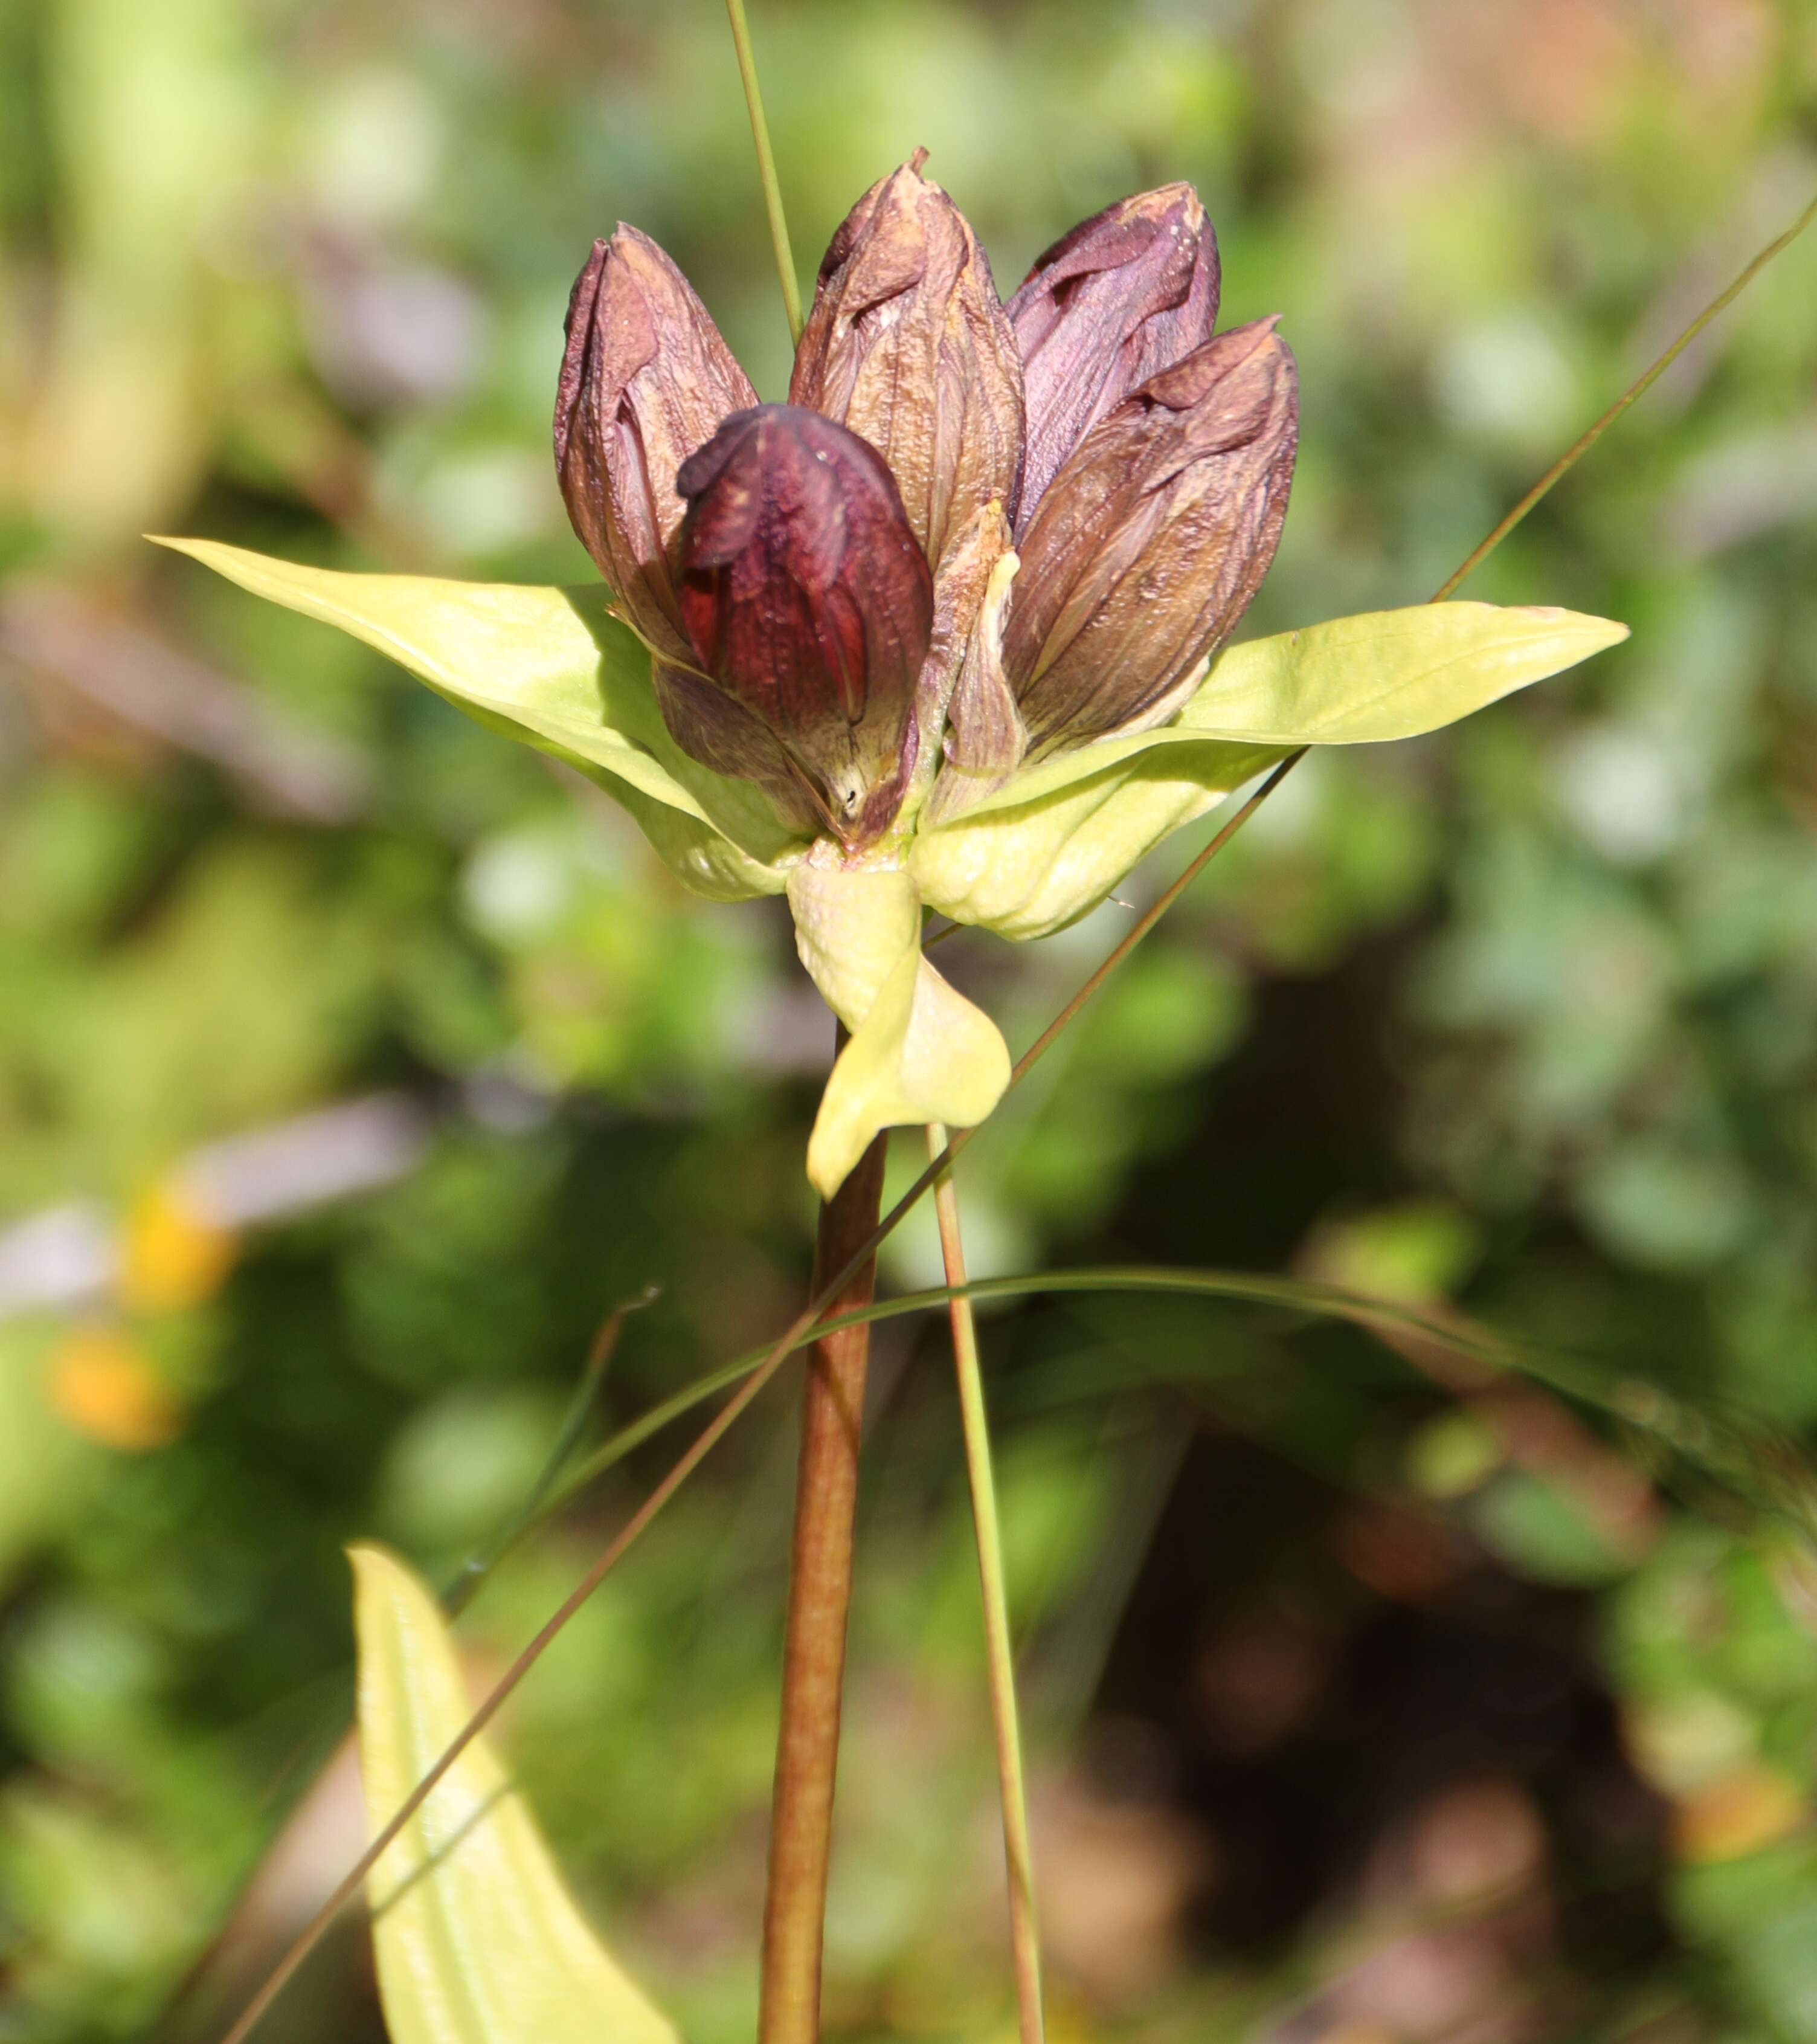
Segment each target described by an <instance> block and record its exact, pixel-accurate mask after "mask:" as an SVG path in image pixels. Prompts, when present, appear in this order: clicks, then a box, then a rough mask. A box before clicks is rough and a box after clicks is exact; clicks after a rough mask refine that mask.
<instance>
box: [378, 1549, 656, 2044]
mask: <svg viewBox="0 0 1817 2044" xmlns="http://www.w3.org/2000/svg"><path fill="white" fill-rule="evenodd" d="M349 1556H350V1558H351V1562H352V1563H353V1572H354V1617H355V1631H356V1633H357V1635H358V1639H359V1762H360V1770H361V1773H362V1775H363V1777H364V1781H365V1787H366V1807H367V1821H368V1823H369V1824H370V1825H371V1828H372V1830H373V1831H374V1832H375V1833H376V1832H377V1831H378V1828H379V1827H381V1826H382V1824H384V1823H386V1822H387V1821H388V1820H389V1819H390V1816H391V1815H392V1813H393V1812H394V1811H395V1810H396V1809H397V1808H398V1806H399V1805H400V1804H401V1803H402V1802H403V1800H404V1799H405V1796H407V1795H408V1794H409V1792H410V1790H411V1789H412V1788H413V1787H414V1786H415V1785H416V1784H417V1781H419V1780H420V1779H421V1777H422V1776H423V1775H424V1774H425V1773H427V1772H428V1769H429V1767H430V1765H432V1762H434V1761H435V1760H436V1758H437V1756H438V1755H439V1754H440V1753H441V1752H442V1751H443V1750H444V1748H445V1747H446V1746H448V1744H449V1743H450V1742H451V1740H452V1739H454V1737H455V1735H456V1733H458V1732H459V1731H460V1729H461V1727H462V1726H463V1724H464V1723H465V1722H466V1720H467V1715H468V1713H469V1709H470V1706H469V1704H468V1700H467V1691H466V1689H465V1686H464V1685H463V1682H462V1681H461V1675H460V1669H459V1665H458V1664H457V1662H456V1661H455V1654H454V1647H453V1644H452V1642H451V1639H449V1636H448V1627H447V1625H446V1624H445V1623H444V1620H443V1618H442V1615H441V1612H440V1609H439V1608H437V1606H436V1601H435V1600H434V1598H433V1597H432V1596H430V1594H429V1593H428V1590H427V1589H424V1586H423V1585H422V1584H421V1582H419V1581H417V1578H416V1577H414V1576H413V1574H412V1573H410V1571H409V1569H406V1568H405V1566H403V1564H402V1563H401V1562H399V1561H398V1560H397V1559H396V1558H395V1557H394V1556H393V1555H390V1554H386V1552H384V1551H383V1550H382V1549H380V1548H377V1547H368V1546H360V1547H355V1548H352V1549H351V1550H349ZM368 1892H369V1895H370V1896H371V1904H372V1910H373V1915H374V1927H373V1942H374V1946H375V1952H376V1954H377V1958H378V1988H379V1996H380V1999H381V2000H382V2003H383V2004H384V2009H385V2023H386V2029H387V2030H388V2031H389V2032H390V2037H391V2044H677V2034H676V2032H675V2031H674V2027H672V2026H671V2025H670V2023H668V2022H667V2021H666V2020H665V2019H664V2018H663V2016H662V2015H659V2013H658V2012H657V2011H656V2010H655V2008H652V2007H651V2004H649V2003H648V2002H647V2000H645V1999H644V1997H643V1995H642V1994H641V1993H640V1992H639V1990H638V1989H637V1988H636V1987H635V1986H634V1985H633V1984H632V1982H631V1981H630V1980H629V1979H628V1978H627V1977H626V1976H625V1975H624V1973H622V1972H621V1971H620V1969H619V1968H618V1966H617V1965H616V1964H615V1963H614V1962H613V1961H612V1960H611V1959H610V1958H608V1957H607V1955H606V1954H605V1950H604V1949H603V1948H602V1947H601V1945H600V1943H599V1942H598V1940H597V1938H595V1937H594V1934H593V1933H592V1931H590V1930H589V1929H588V1927H587V1926H586V1923H584V1922H582V1919H581V1915H580V1913H579V1911H578V1910H577V1909H576V1908H575V1907H574V1902H573V1900H572V1899H571V1898H570V1896H569V1894H568V1892H567V1889H566V1888H564V1887H563V1885H562V1881H561V1877H560V1876H559V1874H558V1873H557V1872H556V1871H555V1865H554V1862H553V1861H551V1859H550V1858H549V1853H548V1848H547V1846H546V1845H544V1842H543V1838H542V1836H541V1834H540V1832H539V1831H538V1830H537V1828H536V1821H535V1819H533V1818H532V1816H531V1815H530V1812H528V1809H527V1808H525V1807H524V1800H523V1798H522V1796H521V1795H520V1794H519V1793H518V1792H517V1789H516V1788H513V1785H512V1784H511V1781H510V1780H509V1777H507V1776H506V1774H505V1771H504V1769H502V1768H501V1766H500V1765H499V1763H498V1762H497V1758H495V1757H494V1754H492V1752H491V1751H490V1749H489V1748H488V1747H487V1746H486V1742H485V1740H484V1739H476V1740H474V1742H473V1743H472V1744H471V1746H468V1747H467V1750H466V1751H465V1752H464V1753H463V1754H462V1755H461V1757H460V1758H459V1760H457V1761H456V1762H455V1764H454V1765H453V1766H452V1767H451V1769H449V1771H448V1774H447V1775H446V1776H445V1777H444V1779H443V1780H442V1781H440V1782H439V1783H438V1784H437V1785H436V1788H435V1789H434V1790H433V1791H432V1792H431V1794H430V1795H429V1796H428V1800H426V1801H425V1802H424V1805H423V1807H422V1808H421V1811H420V1812H418V1813H417V1815H416V1816H415V1817H413V1819H411V1821H410V1823H409V1824H408V1825H407V1826H406V1827H405V1829H404V1831H403V1832H402V1833H401V1835H400V1836H399V1837H398V1840H397V1842H395V1843H394V1845H392V1846H390V1848H389V1849H388V1850H386V1853H385V1854H384V1855H383V1857H382V1858H381V1859H380V1861H379V1862H378V1865H377V1867H376V1868H375V1869H374V1870H373V1873H372V1876H371V1881H370V1882H369V1884H368Z"/></svg>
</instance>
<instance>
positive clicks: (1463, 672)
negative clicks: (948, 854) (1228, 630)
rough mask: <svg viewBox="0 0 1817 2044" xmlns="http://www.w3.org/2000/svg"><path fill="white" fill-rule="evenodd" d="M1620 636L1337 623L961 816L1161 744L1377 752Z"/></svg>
mask: <svg viewBox="0 0 1817 2044" xmlns="http://www.w3.org/2000/svg"><path fill="white" fill-rule="evenodd" d="M1627 636H1628V630H1627V626H1626V625H1625V624H1617V623H1615V621H1614V620H1613V619H1612V618H1608V617H1587V616H1585V615H1584V614H1583V613H1580V612H1577V611H1573V610H1556V609H1549V608H1537V607H1535V608H1503V607H1501V606H1500V605H1496V604H1492V603H1422V604H1416V605H1413V606H1412V608H1411V609H1406V610H1376V611H1368V612H1365V613H1361V614H1360V615H1358V616H1357V617H1336V618H1333V619H1332V620H1331V621H1330V622H1329V623H1327V624H1310V625H1306V626H1304V627H1302V628H1300V630H1299V631H1297V632H1282V633H1281V634H1280V635H1279V636H1277V637H1275V638H1273V639H1251V640H1246V641H1245V642H1244V644H1242V645H1240V646H1232V647H1230V648H1228V650H1227V651H1224V652H1223V653H1220V655H1218V657H1217V659H1216V660H1215V661H1214V662H1213V663H1212V667H1211V668H1210V670H1209V672H1208V674H1207V675H1206V677H1205V678H1204V681H1202V682H1200V685H1199V686H1198V687H1197V689H1196V690H1194V691H1193V694H1192V695H1191V696H1189V697H1188V698H1187V700H1186V702H1185V705H1184V707H1183V708H1182V709H1181V711H1180V713H1179V714H1178V715H1177V717H1175V718H1174V720H1173V721H1172V722H1171V723H1169V724H1161V725H1158V726H1157V727H1156V728H1154V729H1153V730H1151V731H1139V732H1131V734H1129V735H1128V736H1124V737H1119V738H1101V739H1098V740H1095V741H1094V742H1093V743H1091V744H1089V745H1081V746H1079V747H1077V748H1075V749H1074V751H1070V752H1062V753H1057V754H1055V755H1053V756H1051V758H1049V759H1043V760H1042V761H1040V762H1039V763H1037V764H1036V765H1035V766H1032V767H1024V769H1023V770H1021V771H1020V773H1018V774H1016V775H1015V776H1014V777H1013V778H1012V779H1010V780H1009V781H1008V782H1005V785H1004V786H1002V787H1001V788H998V789H997V790H994V791H993V793H990V794H989V795H986V796H985V797H982V798H981V800H980V801H978V802H977V803H975V804H974V805H972V806H971V807H970V808H969V809H967V811H966V820H968V821H969V820H970V819H971V818H973V817H974V816H980V815H981V814H983V813H985V812H987V811H990V810H996V809H1016V808H1020V806H1022V805H1024V804H1025V803H1028V802H1033V801H1039V800H1041V799H1042V798H1043V797H1046V796H1048V795H1051V794H1054V793H1057V792H1058V790H1062V789H1066V788H1073V787H1077V786H1079V785H1080V784H1081V782H1085V781H1089V780H1091V779H1092V778H1094V777H1095V776H1096V775H1097V774H1101V773H1104V772H1105V771H1106V770H1108V769H1109V768H1111V767H1118V766H1121V765H1123V764H1124V763H1126V762H1127V761H1129V760H1131V759H1135V758H1136V757H1137V756H1138V755H1140V754H1142V753H1144V752H1147V751H1152V750H1153V749H1154V748H1155V747H1160V746H1173V745H1186V746H1197V745H1200V744H1203V743H1204V740H1206V739H1208V738H1216V739H1220V740H1224V741H1226V742H1227V743H1231V744H1236V745H1242V746H1246V747H1255V746H1274V747H1281V748H1282V749H1287V750H1290V749H1291V748H1292V747H1294V746H1296V745H1375V744H1381V743H1387V742H1389V741H1390V740H1395V739H1400V738H1417V737H1419V736H1422V735H1423V734H1424V733H1425V732H1429V731H1438V730H1441V729H1442V728H1443V727H1444V726H1445V725H1446V724H1455V723H1456V722H1457V721H1458V720H1459V718H1461V717H1468V716H1469V715H1470V714H1471V713H1472V712H1473V711H1475V710H1479V709H1486V708H1487V707H1488V706H1489V704H1491V703H1492V702H1499V701H1500V700H1501V698H1502V697H1504V696H1506V695H1512V694H1513V693H1514V691H1515V690H1516V689H1523V688H1526V687H1527V686H1529V685H1530V684H1531V683H1532V682H1541V681H1544V680H1545V679H1546V677H1547V676H1548V675H1550V674H1559V673H1562V671H1563V670H1565V668H1567V667H1576V666H1577V663H1578V662H1579V661H1581V660H1587V659H1588V658H1589V657H1590V655H1592V653H1600V652H1602V651H1605V650H1606V649H1607V648H1608V647H1611V646H1615V645H1619V644H1620V643H1621V641H1622V640H1624V639H1625V638H1627Z"/></svg>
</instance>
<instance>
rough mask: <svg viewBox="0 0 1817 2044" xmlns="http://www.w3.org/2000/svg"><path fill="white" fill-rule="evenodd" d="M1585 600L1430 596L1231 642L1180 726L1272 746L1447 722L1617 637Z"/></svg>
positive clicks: (1361, 738)
mask: <svg viewBox="0 0 1817 2044" xmlns="http://www.w3.org/2000/svg"><path fill="white" fill-rule="evenodd" d="M1626 637H1627V626H1626V625H1625V624H1616V623H1615V621H1614V620H1613V619H1612V618H1608V617H1585V616H1584V615H1582V614H1581V613H1580V612H1577V611H1575V610H1557V609H1551V608H1550V607H1547V608H1522V609H1504V608H1501V607H1500V606H1499V605H1495V604H1492V603H1422V604H1417V605H1415V606H1414V607H1413V608H1412V609H1408V610H1376V611H1369V612H1367V613H1365V614H1364V615H1362V616H1361V617H1335V618H1333V619H1332V620H1331V622H1330V623H1329V624H1312V625H1308V626H1306V627H1305V628H1304V629H1303V630H1300V631H1298V632H1283V633H1281V636H1279V637H1278V638H1274V639H1255V640H1250V642H1249V644H1247V645H1244V646H1235V647H1231V650H1230V651H1228V652H1227V653H1226V654H1224V655H1223V657H1222V658H1221V659H1218V660H1216V662H1214V663H1213V664H1212V670H1211V672H1210V674H1208V675H1207V676H1206V678H1205V680H1204V684H1203V686H1201V687H1200V689H1199V690H1198V691H1197V694H1195V695H1194V696H1193V697H1192V699H1191V701H1189V702H1188V704H1187V705H1186V706H1185V709H1183V710H1182V711H1181V714H1180V726H1181V727H1184V728H1188V729H1197V730H1200V731H1205V732H1213V733H1215V734H1216V736H1219V737H1220V738H1229V739H1235V740H1240V741H1242V742H1243V743H1260V744H1269V745H1283V746H1291V745H1374V744H1380V743H1383V742H1384V741H1385V740H1390V739H1396V738H1415V737H1417V736H1419V734H1420V733H1421V732H1427V731H1437V730H1439V728H1441V727H1442V726H1443V725H1445V724H1455V723H1456V722H1457V720H1458V718H1459V717H1468V716H1469V714H1470V713H1471V712H1472V711H1473V710H1479V709H1484V708H1485V707H1486V706H1487V705H1489V704H1490V703H1492V702H1497V701H1500V699H1501V697H1504V696H1505V695H1511V694H1513V692H1514V691H1515V690H1516V689H1523V688H1525V687H1527V685H1528V684H1529V683H1530V682H1542V681H1544V680H1545V679H1546V676H1547V675H1549V674H1559V673H1561V672H1562V670H1564V669H1565V668H1566V667H1576V666H1577V663H1578V662H1579V661H1580V660H1587V659H1588V658H1589V657H1590V655H1592V653H1600V652H1602V651H1605V650H1606V649H1607V648H1608V647H1611V646H1614V645H1617V644H1619V643H1620V641H1621V640H1623V639H1625V638H1626Z"/></svg>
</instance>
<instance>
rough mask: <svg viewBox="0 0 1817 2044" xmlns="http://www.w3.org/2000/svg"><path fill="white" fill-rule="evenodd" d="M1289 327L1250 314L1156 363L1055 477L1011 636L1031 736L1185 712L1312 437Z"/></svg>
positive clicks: (1049, 743)
mask: <svg viewBox="0 0 1817 2044" xmlns="http://www.w3.org/2000/svg"><path fill="white" fill-rule="evenodd" d="M1274 326H1275V322H1274V321H1273V320H1272V319H1266V320H1259V321H1256V322H1255V323H1254V325H1250V326H1245V327H1238V328H1233V329H1232V330H1231V332H1228V333H1225V334H1220V336H1218V337H1217V339H1216V340H1212V341H1208V343H1207V344H1205V345H1204V347H1203V348H1198V349H1196V350H1195V351H1194V352H1193V353H1192V354H1191V355H1188V356H1187V357H1186V358H1185V360H1184V361H1181V362H1177V363H1174V365H1173V366H1172V367H1170V368H1168V369H1165V370H1163V371H1162V372H1161V374H1160V375H1158V376H1154V377H1151V378H1150V379H1149V380H1148V382H1146V383H1145V384H1143V386H1141V387H1140V389H1139V390H1136V391H1135V392H1134V393H1133V394H1131V396H1130V397H1129V398H1126V399H1125V400H1124V402H1123V403H1122V404H1121V405H1119V406H1118V407H1117V409H1116V410H1115V411H1114V412H1112V413H1110V414H1109V415H1108V417H1105V418H1104V419H1103V420H1101V421H1100V422H1099V424H1098V425H1097V426H1095V427H1094V428H1093V429H1092V431H1091V432H1089V434H1088V435H1087V436H1086V437H1085V440H1083V441H1082V442H1081V444H1080V446H1079V448H1078V451H1077V452H1076V453H1075V454H1074V456H1073V458H1072V459H1071V460H1070V461H1069V462H1068V463H1066V466H1065V467H1063V468H1062V470H1061V471H1060V472H1059V474H1058V475H1057V476H1055V478H1054V482H1053V486H1052V487H1051V489H1050V490H1048V492H1047V496H1046V498H1044V499H1043V503H1042V505H1041V509H1040V510H1039V512H1038V513H1036V515H1035V522H1034V524H1032V525H1031V527H1030V528H1029V531H1028V536H1027V537H1026V538H1025V539H1024V541H1023V544H1022V548H1021V554H1022V569H1021V572H1020V574H1019V575H1018V576H1017V578H1016V596H1015V601H1014V603H1013V605H1012V607H1011V611H1010V619H1009V628H1008V632H1007V634H1006V636H1005V645H1004V660H1005V667H1006V668H1007V669H1008V674H1009V676H1010V679H1011V682H1012V685H1013V686H1014V688H1015V690H1016V698H1017V701H1019V702H1020V705H1021V707H1022V713H1023V716H1024V718H1025V719H1026V720H1027V721H1028V733H1029V744H1030V749H1031V752H1036V751H1051V750H1052V749H1053V748H1054V747H1055V746H1056V745H1061V744H1077V743H1083V742H1084V741H1085V740H1088V739H1092V738H1097V737H1101V736H1104V735H1105V734H1107V733H1108V732H1115V731H1127V730H1137V729H1141V728H1145V727H1146V726H1147V725H1150V724H1158V723H1160V722H1161V721H1162V720H1163V719H1165V718H1166V717H1170V716H1171V715H1172V714H1173V713H1174V710H1176V709H1177V708H1178V707H1179V705H1180V704H1181V701H1183V700H1184V699H1185V696H1186V694H1189V692H1190V690H1191V689H1192V687H1193V685H1194V683H1195V681H1196V678H1197V671H1198V670H1199V669H1200V666H1201V664H1202V663H1203V662H1204V660H1205V659H1206V658H1207V657H1208V655H1210V654H1211V653H1212V651H1214V650H1215V649H1216V647H1218V646H1219V645H1220V644H1222V643H1223V640H1225V639H1226V638H1227V637H1228V636H1229V635H1230V633H1231V631H1232V630H1233V629H1234V628H1235V625H1236V622H1237V621H1238V619H1239V617H1241V616H1242V615H1243V612H1244V610H1245V609H1247V608H1248V605H1249V601H1250V597H1252V596H1254V594H1255V591H1256V588H1257V586H1258V584H1259V583H1260V582H1261V580H1262V576H1263V575H1264V574H1266V572H1267V570H1268V565H1269V563H1270V561H1271V560H1272V559H1273V558H1274V548H1275V544H1276V542H1277V540H1278V539H1279V538H1280V536H1281V521H1282V519H1283V518H1284V517H1285V516H1286V512H1287V493H1288V489H1289V485H1290V484H1291V482H1292V481H1293V457H1294V453H1295V450H1296V446H1297V444H1298V436H1299V386H1298V380H1297V378H1296V375H1295V371H1294V367H1293V355H1292V354H1291V353H1290V352H1289V349H1288V347H1287V344H1286V343H1285V341H1283V340H1281V338H1280V337H1279V336H1278V335H1277V334H1276V332H1275V331H1274Z"/></svg>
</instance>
